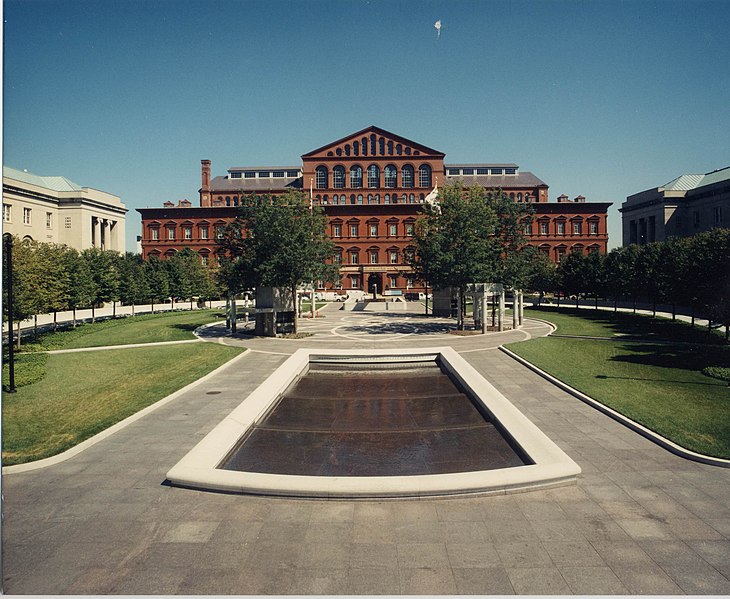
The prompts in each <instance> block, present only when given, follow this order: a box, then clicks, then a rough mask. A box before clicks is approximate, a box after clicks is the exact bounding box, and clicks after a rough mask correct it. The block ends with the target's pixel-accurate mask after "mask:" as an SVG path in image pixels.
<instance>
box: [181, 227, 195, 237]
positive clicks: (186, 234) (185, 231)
mask: <svg viewBox="0 0 730 599" xmlns="http://www.w3.org/2000/svg"><path fill="white" fill-rule="evenodd" d="M183 236H184V237H185V239H192V238H193V228H192V227H183Z"/></svg>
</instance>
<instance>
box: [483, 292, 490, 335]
mask: <svg viewBox="0 0 730 599" xmlns="http://www.w3.org/2000/svg"><path fill="white" fill-rule="evenodd" d="M488 307H489V305H488V302H487V291H486V290H485V289H484V288H482V295H481V309H482V335H484V334H486V332H487V311H488Z"/></svg>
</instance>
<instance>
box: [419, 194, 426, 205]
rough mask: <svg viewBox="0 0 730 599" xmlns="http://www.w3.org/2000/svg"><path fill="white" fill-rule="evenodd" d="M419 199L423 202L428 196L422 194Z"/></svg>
mask: <svg viewBox="0 0 730 599" xmlns="http://www.w3.org/2000/svg"><path fill="white" fill-rule="evenodd" d="M418 199H419V200H420V202H421V203H423V200H425V199H426V196H424V195H423V194H421V195H419V196H418Z"/></svg>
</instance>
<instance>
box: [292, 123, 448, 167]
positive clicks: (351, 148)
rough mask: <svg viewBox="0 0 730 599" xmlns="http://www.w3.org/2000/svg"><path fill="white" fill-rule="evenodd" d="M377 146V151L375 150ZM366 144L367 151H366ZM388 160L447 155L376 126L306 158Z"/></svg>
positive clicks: (313, 152) (323, 148)
mask: <svg viewBox="0 0 730 599" xmlns="http://www.w3.org/2000/svg"><path fill="white" fill-rule="evenodd" d="M373 142H374V149H375V152H372V150H373ZM363 143H365V144H367V148H366V149H365V150H364V151H363ZM381 156H382V157H387V156H393V157H395V158H399V157H400V158H403V157H413V156H422V157H428V158H433V157H437V158H443V157H444V156H445V154H444V153H443V152H439V151H438V150H434V149H433V148H429V147H428V146H424V145H423V144H420V143H418V142H415V141H412V140H410V139H406V138H405V137H401V136H400V135H396V134H395V133H391V132H390V131H386V130H385V129H381V128H380V127H376V126H375V125H371V126H370V127H366V128H365V129H362V130H361V131H357V132H356V133H351V134H350V135H348V136H346V137H343V138H342V139H338V140H337V141H333V142H330V143H328V144H326V145H324V146H322V147H321V148H317V149H316V150H312V151H311V152H307V153H306V154H302V160H305V159H310V160H311V159H312V158H353V157H372V158H378V157H381Z"/></svg>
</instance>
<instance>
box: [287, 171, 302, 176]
mask: <svg viewBox="0 0 730 599" xmlns="http://www.w3.org/2000/svg"><path fill="white" fill-rule="evenodd" d="M286 176H287V177H298V176H299V171H286Z"/></svg>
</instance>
